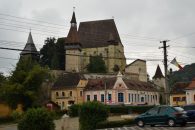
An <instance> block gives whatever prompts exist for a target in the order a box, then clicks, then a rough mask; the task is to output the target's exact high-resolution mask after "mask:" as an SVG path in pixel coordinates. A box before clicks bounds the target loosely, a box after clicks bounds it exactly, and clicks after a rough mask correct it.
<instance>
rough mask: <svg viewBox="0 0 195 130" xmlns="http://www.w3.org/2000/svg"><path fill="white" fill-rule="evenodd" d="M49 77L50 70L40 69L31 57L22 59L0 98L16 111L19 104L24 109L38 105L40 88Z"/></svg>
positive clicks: (3, 88) (2, 90)
mask: <svg viewBox="0 0 195 130" xmlns="http://www.w3.org/2000/svg"><path fill="white" fill-rule="evenodd" d="M48 76H49V74H48V69H47V68H42V67H40V65H39V64H37V63H36V62H35V61H33V60H32V59H31V58H30V57H29V58H24V59H20V60H19V62H18V63H17V67H16V69H15V70H14V71H13V72H12V75H11V76H10V78H9V81H8V82H7V83H6V84H4V87H1V90H0V91H1V94H0V97H1V98H2V99H3V100H4V101H5V102H6V103H7V104H8V105H9V106H10V107H12V108H14V109H15V108H16V107H17V105H18V104H22V105H23V107H24V109H27V108H29V107H32V106H33V105H37V101H38V100H39V97H40V96H41V95H39V91H40V86H41V84H42V82H43V81H44V80H45V79H46V78H48Z"/></svg>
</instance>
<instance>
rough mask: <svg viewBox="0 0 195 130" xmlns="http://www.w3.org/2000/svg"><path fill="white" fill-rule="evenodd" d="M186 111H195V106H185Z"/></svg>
mask: <svg viewBox="0 0 195 130" xmlns="http://www.w3.org/2000/svg"><path fill="white" fill-rule="evenodd" d="M184 110H186V111H188V110H195V105H190V106H184Z"/></svg>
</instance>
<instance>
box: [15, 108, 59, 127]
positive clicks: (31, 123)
mask: <svg viewBox="0 0 195 130" xmlns="http://www.w3.org/2000/svg"><path fill="white" fill-rule="evenodd" d="M54 129H55V124H54V122H53V117H52V115H51V113H49V112H48V111H47V110H46V109H43V108H37V109H35V108H33V109H29V110H28V111H27V112H26V113H25V115H24V116H23V118H22V119H21V121H20V122H19V123H18V130H54Z"/></svg>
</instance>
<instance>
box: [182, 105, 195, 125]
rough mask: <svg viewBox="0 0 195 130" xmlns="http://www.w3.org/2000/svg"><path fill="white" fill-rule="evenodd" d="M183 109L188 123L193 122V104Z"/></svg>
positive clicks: (194, 108) (194, 111)
mask: <svg viewBox="0 0 195 130" xmlns="http://www.w3.org/2000/svg"><path fill="white" fill-rule="evenodd" d="M183 109H184V110H185V111H186V112H187V113H186V115H187V116H188V120H187V121H189V122H195V104H192V105H185V106H183Z"/></svg>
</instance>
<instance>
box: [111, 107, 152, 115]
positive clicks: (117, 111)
mask: <svg viewBox="0 0 195 130" xmlns="http://www.w3.org/2000/svg"><path fill="white" fill-rule="evenodd" d="M153 107H154V106H109V110H110V113H112V114H131V113H137V114H141V113H144V112H146V111H147V110H149V109H151V108H153Z"/></svg>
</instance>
